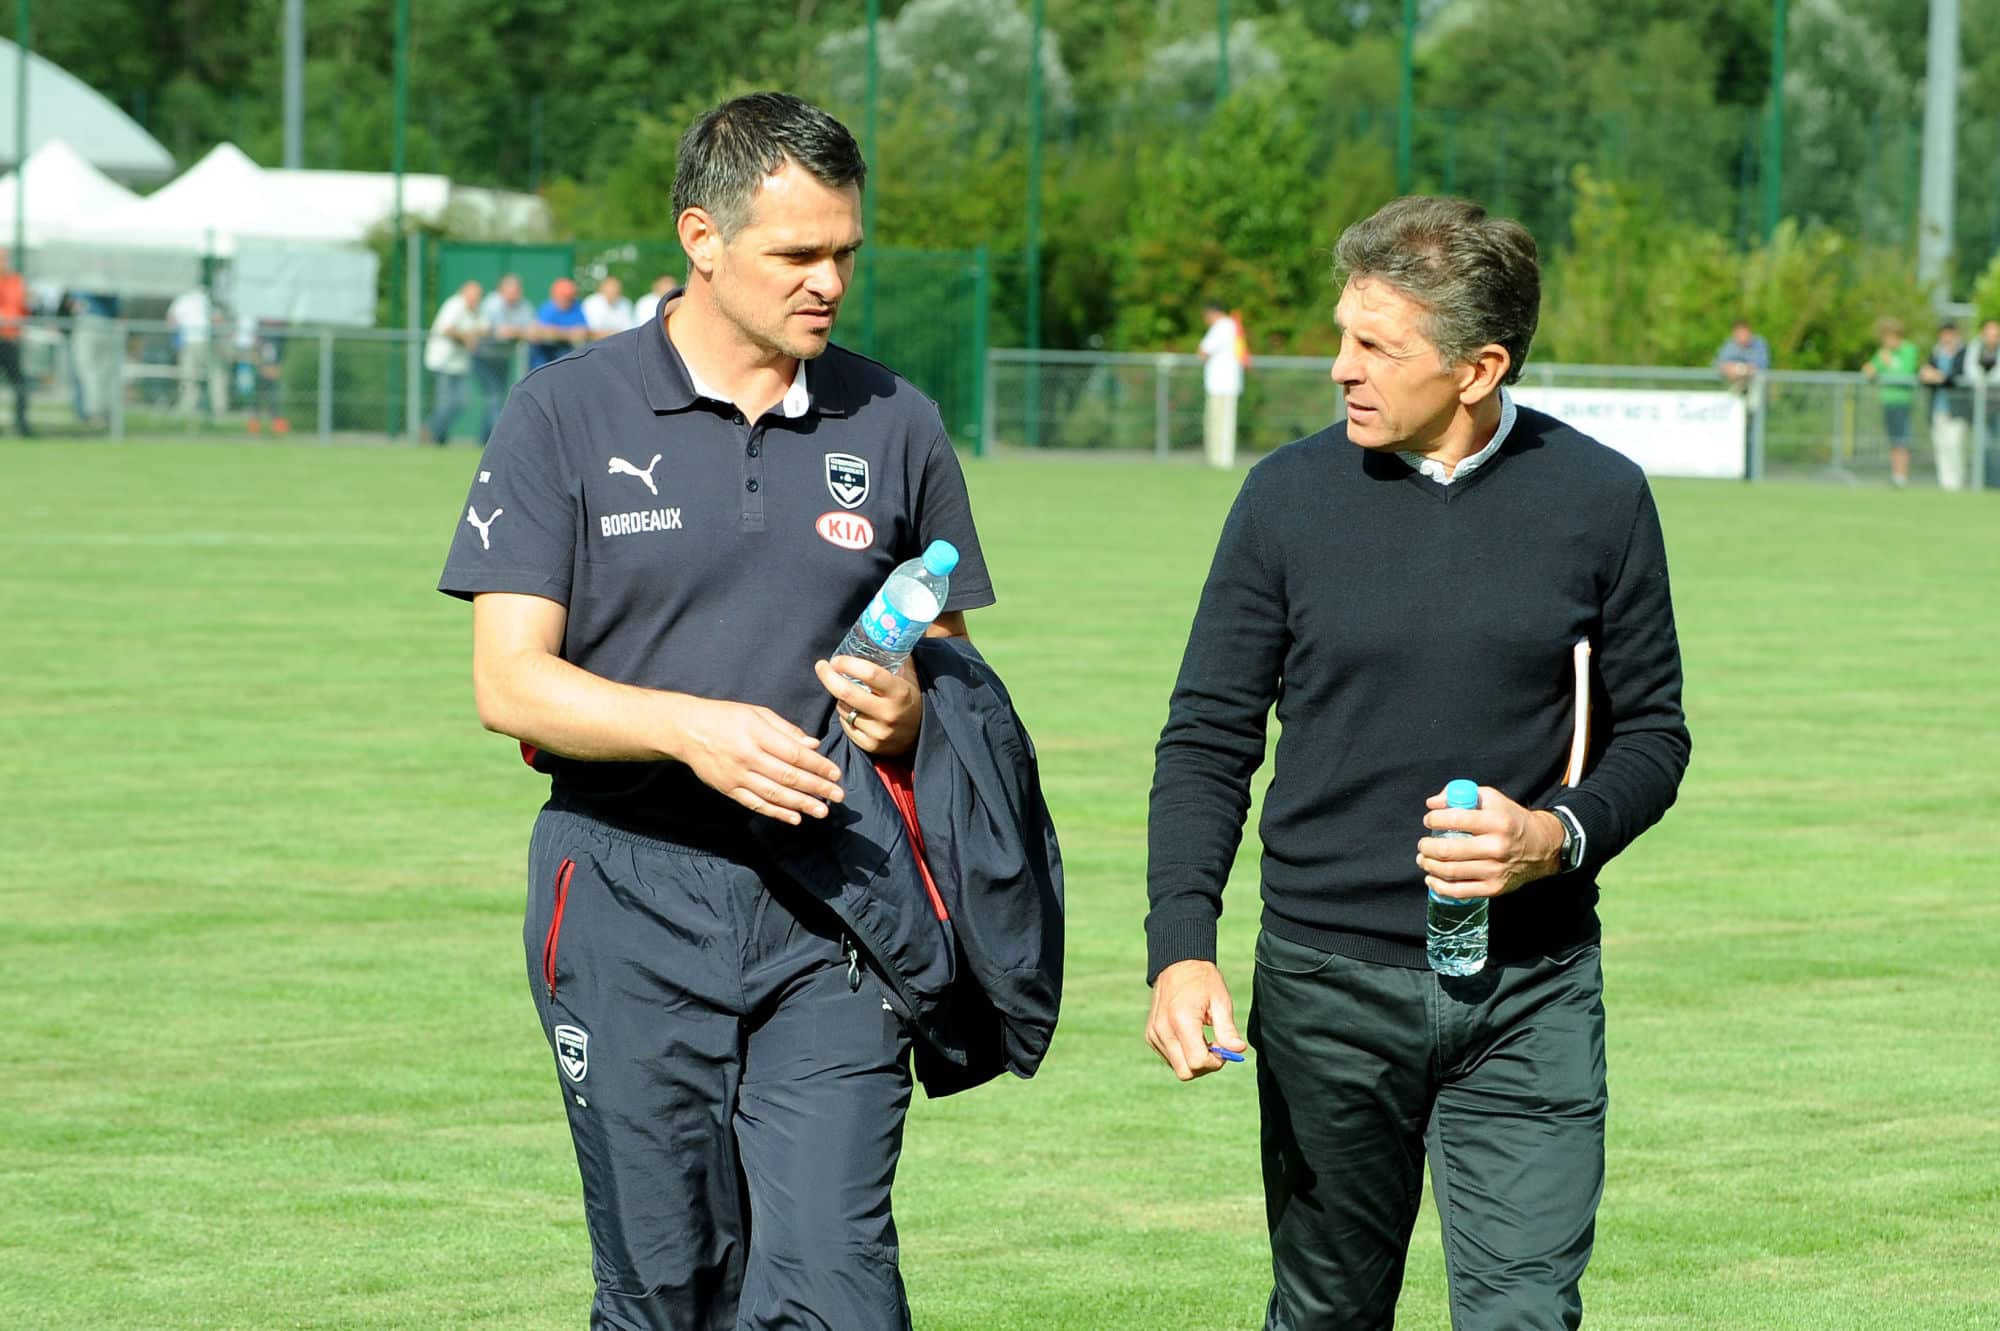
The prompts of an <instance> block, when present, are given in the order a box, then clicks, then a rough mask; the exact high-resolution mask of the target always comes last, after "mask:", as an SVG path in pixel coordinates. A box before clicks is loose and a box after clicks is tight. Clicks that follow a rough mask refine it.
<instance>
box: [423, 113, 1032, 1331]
mask: <svg viewBox="0 0 2000 1331" xmlns="http://www.w3.org/2000/svg"><path fill="white" fill-rule="evenodd" d="M866 170H867V168H866V165H865V164H864V163H863V161H862V159H861V155H860V152H859V150H858V148H857V147H856V145H855V142H854V140H853V138H852V136H851V135H849V134H848V132H847V130H846V129H845V128H843V127H842V126H841V125H840V124H839V123H838V122H837V121H835V120H833V119H832V118H831V117H829V116H827V115H826V114H825V113H824V112H821V111H819V110H817V109H816V108H813V107H811V106H808V105H806V104H805V103H803V102H800V101H798V100H797V99H796V98H792V97H788V96H784V95H781V94H774V93H760V94H755V95H752V96H749V97H743V98H738V99H737V100H735V101H732V102H729V103H726V104H724V105H723V106H721V107H718V108H717V109H715V110H714V111H711V112H710V113H708V114H707V115H705V116H703V117H702V118H701V119H700V120H699V121H698V122H697V123H696V124H695V125H694V127H693V128H692V129H690V130H689V131H688V133H687V136H686V137H685V138H684V139H683V140H682V141H681V146H680V156H679V167H678V173H677V175H676V177H675V181H674V190H673V207H674V212H675V216H676V225H677V227H678V230H679V235H680V240H681V244H682V247H683V248H684V249H685V250H686V251H687V254H688V258H689V274H688V284H687V286H686V288H685V289H684V290H682V291H679V292H675V293H672V294H670V295H669V296H668V298H667V300H666V302H665V304H666V309H667V314H666V316H665V318H664V319H655V320H652V321H650V322H648V323H646V324H644V325H642V326H640V327H638V328H635V329H633V330H631V331H629V332H625V333H620V334H618V335H616V336H613V337H610V338H606V339H604V340H602V341H599V342H596V343H594V344H592V345H591V346H589V347H587V348H585V349H584V350H582V351H580V352H578V353H577V354H575V355H573V356H569V357H566V358H564V359H562V360H559V361H556V362H554V363H552V364H550V365H549V366H547V367H546V368H544V369H542V370H539V371H537V372H535V373H533V374H530V375H529V376H528V377H527V378H526V379H524V380H523V381H522V382H521V384H520V385H519V386H518V387H517V388H516V389H515V390H514V393H513V395H512V396H511V397H510V398H509V400H508V403H507V407H506V411H505V413H504V414H503V415H502V417H501V419H500V422H499V425H498V427H497V428H496V429H495V431H494V433H493V437H492V440H491V442H490V444H489V445H488V447H487V449H486V452H485V454H484V456H483V457H482V458H481V460H480V464H479V470H478V473H477V476H476V478H475V480H474V482H473V484H472V487H471V493H470V495H469V496H468V500H467V503H466V508H465V511H464V513H463V514H462V515H461V517H460V519H459V521H458V526H457V531H456V534H455V538H454V541H453V544H452V549H451V554H450V557H449V559H448V560H447V562H446V565H445V571H444V576H443V578H442V579H441V581H440V584H439V586H440V589H441V590H443V591H446V592H449V593H451V594H453V595H457V596H462V597H467V598H470V599H471V600H472V602H473V683H474V692H475V694H476V696H477V700H478V706H479V714H480V719H481V720H482V721H483V722H484V723H485V724H486V726H487V727H488V728H489V729H492V730H496V731H499V732H501V733H503V734H507V735H511V736H514V737H516V738H518V739H519V740H520V741H521V742H522V746H523V751H524V752H525V753H528V754H530V755H531V760H532V761H533V762H534V763H535V765H536V766H537V767H538V768H539V769H540V770H544V771H547V772H549V773H550V774H551V775H552V777H553V782H552V787H553V788H552V791H551V797H550V800H549V802H548V804H547V805H546V806H545V808H544V809H543V811H542V813H541V815H540V817H539V819H538V820H537V822H536V825H535V831H534V837H533V840H532V842H531V845H530V849H529V884H530V885H529V899H528V911H527V921H526V927H525V942H526V944H527V952H528V970H529V977H530V984H531V986H532V989H533V992H534V995H535V1002H536V1007H537V1010H538V1012H539V1014H540V1015H541V1018H542V1022H543V1028H544V1033H545V1034H546V1036H547V1038H548V1040H549V1044H550V1047H551V1049H552V1051H553V1052H554V1055H555V1059H556V1063H557V1068H558V1080H559V1083H560V1085H561V1087H562V1090H563V1098H564V1101H565V1105H566V1109H567V1113H568V1117H569V1125H570V1131H571V1136H572V1138H573V1140H574V1143H575V1146H576V1154H577V1163H578V1167H579V1170H580V1172H581V1174H582V1177H583V1191H584V1207H585V1212H586V1217H587V1220H588V1223H589V1228H590V1236H591V1248H592V1254H593V1263H592V1265H593V1271H594V1274H595V1277H596V1282H597V1293H596V1298H595V1300H594V1302H593V1305H592V1313H591V1325H592V1326H593V1327H620V1328H627V1327H630V1328H638V1327H646V1328H653V1327H675V1328H718V1329H725V1328H734V1327H743V1328H751V1327H778V1326H787V1327H792V1326H814V1327H836V1328H840V1329H841V1331H873V1329H874V1328H899V1327H907V1326H908V1325H909V1310H908V1305H907V1303H906V1301H905V1299H904V1295H903V1287H902V1279H901V1276H900V1274H899V1273H898V1269H897V1247H896V1231H895V1225H894V1222H893V1221H892V1219H891V1217H890V1208H889V1189H890V1185H891V1182H892V1180H893V1178H894V1174H895V1166H896V1160H897V1156H898V1154H899V1152H900V1149H901V1138H902V1124H903V1116H904V1113H905V1111H906V1109H907V1108H908V1105H909V1099H910V1063H909V1051H910V1033H909V1028H908V1025H907V1023H906V1019H905V1014H903V1013H901V1012H899V1011H898V1010H897V1008H896V1005H894V1004H892V1003H891V1002H890V990H889V988H888V987H887V986H886V985H885V984H884V983H883V982H882V981H881V979H880V978H879V977H878V975H877V974H876V973H875V971H874V968H873V963H872V961H871V959H870V958H868V957H866V955H865V954H858V953H857V949H856V948H855V946H854V944H853V943H852V942H851V941H850V940H849V939H848V938H846V937H844V936H843V934H842V932H841V930H840V928H839V926H838V924H837V923H836V922H835V921H834V920H833V917H832V916H831V915H830V913H829V912H828V911H827V910H826V909H825V907H824V906H823V905H822V904H821V903H819V902H818V901H816V900H813V899H810V898H807V897H805V896H804V894H803V893H802V892H801V891H800V890H799V889H798V888H796V887H795V886H793V885H792V884H791V883H790V881H789V880H787V879H785V878H783V876H782V875H779V874H777V873H775V872H772V871H771V868H770V866H769V864H768V863H767V862H766V861H765V860H764V859H763V858H762V857H761V856H760V854H759V853H758V851H757V850H756V849H755V847H756V844H757V841H756V837H755V835H754V828H755V824H756V823H757V820H759V819H767V818H768V819H777V820H780V821H782V822H785V823H791V824H797V823H799V822H800V821H801V820H802V819H806V818H824V817H826V816H827V814H828V811H829V808H828V806H829V805H831V804H834V803H837V802H839V801H840V800H841V799H842V797H843V789H842V785H841V783H842V781H843V780H855V781H872V780H875V779H876V778H875V776H874V774H873V773H868V772H859V773H856V772H849V773H842V772H841V771H840V770H839V769H838V768H836V767H835V765H834V764H833V763H832V762H831V761H830V760H829V759H827V758H826V757H825V756H823V755H822V754H821V753H820V752H819V751H818V748H817V744H816V740H815V736H816V735H819V734H822V733H824V732H826V730H827V729H828V728H829V727H830V726H832V725H834V724H839V725H841V726H842V727H844V728H845V730H846V731H847V734H848V736H849V738H851V739H852V740H853V741H854V743H855V744H856V745H857V746H859V747H860V748H861V749H862V750H863V751H865V752H867V753H869V754H871V755H874V756H877V757H887V756H896V755H900V754H906V753H908V752H909V751H910V750H911V749H912V747H913V746H914V744H915V742H916V739H917V735H918V733H919V729H920V727H921V726H922V724H923V706H922V701H921V696H920V693H919V689H918V687H917V684H916V682H915V681H913V680H912V679H911V678H909V677H908V670H907V668H906V671H905V673H902V674H891V673H889V672H887V671H884V670H882V669H880V668H879V667H876V666H873V665H871V664H870V663H868V662H866V661H861V660H856V659H853V658H849V657H836V658H834V659H833V660H832V661H830V662H829V661H827V660H823V659H820V654H821V653H823V652H825V651H827V650H829V649H830V648H831V647H832V645H833V644H835V643H837V642H838V641H839V639H840V635H841V633H842V631H843V630H844V629H845V628H846V627H847V626H848V625H849V624H851V623H852V622H853V620H854V618H855V616H856V615H857V614H858V613H859V612H860V611H861V610H862V608H863V607H864V606H865V604H866V603H867V601H868V599H869V598H870V596H872V595H873V593H874V591H875V589H876V587H877V586H879V585H880V583H881V582H882V580H883V578H884V577H885V576H886V575H887V574H888V572H889V570H890V569H891V568H893V567H894V566H895V565H896V564H897V563H899V562H901V561H902V560H904V559H907V558H909V557H911V556H912V555H915V554H917V553H918V552H920V551H921V550H922V549H923V548H924V546H925V545H926V544H927V543H928V542H930V541H932V540H935V539H940V538H941V539H944V540H948V541H950V542H951V543H952V544H954V545H955V546H957V547H958V550H959V555H960V559H959V565H958V569H957V571H956V573H955V574H954V575H953V578H952V588H951V597H950V600H949V601H948V603H947V604H946V606H945V610H944V613H943V614H942V615H941V616H940V617H939V619H938V622H937V624H936V626H934V628H933V630H932V631H933V633H939V634H946V635H957V636H963V634H964V632H965V620H964V611H965V610H967V609H969V608H974V607H978V606H984V605H989V604H991V603H992V601H993V592H992V587H991V583H990V582H989V580H988V577H987V573H986V567H985V561H984V559H983V558H982V556H981V554H980V547H979V538H978V534H977V532H976V531H975V530H974V527H973V522H972V514H971V509H970V506H969V504H968V502H967V498H966V491H965V482H964V478H963V476H962V475H961V473H960V471H959V467H958V462H957V459H956V456H955V454H954V453H953V451H952V446H951V441H950V439H949V438H948V437H947V436H946V434H945V431H944V426H943V423H942V422H941V420H940V419H939V416H938V412H937V408H936V406H935V405H934V404H933V403H931V402H930V401H929V400H928V399H926V398H925V397H923V396H922V395H921V394H919V393H918V392H916V391H915V390H914V389H913V388H912V387H911V386H910V385H909V384H908V383H906V382H905V381H904V380H902V379H901V378H899V377H898V376H896V375H895V374H893V373H891V372H890V371H888V370H887V369H885V368H883V367H882V366H880V365H878V364H876V363H875V362H873V361H869V360H866V359H864V358H862V357H860V356H856V355H854V354H852V353H850V352H847V351H845V350H843V349H841V348H839V347H835V346H832V345H831V344H830V343H829V341H828V339H829V337H830V335H831V333H832V330H833V323H834V318H835V316H836V314H837V313H838V312H839V306H840V301H841V298H842V296H843V295H844V294H845V292H846V289H847V284H848V281H849V278H850V277H851V275H852V271H853V263H854V253H855V250H856V249H857V248H858V247H859V246H860V244H861V241H862V233H861V224H860V215H861V213H860V208H861V204H860V200H861V189H862V185H863V182H864V178H865V175H866ZM843 676H852V677H853V679H854V680H858V681H859V684H858V685H857V684H856V683H853V682H850V681H849V680H848V679H846V678H843ZM864 686H865V687H864Z"/></svg>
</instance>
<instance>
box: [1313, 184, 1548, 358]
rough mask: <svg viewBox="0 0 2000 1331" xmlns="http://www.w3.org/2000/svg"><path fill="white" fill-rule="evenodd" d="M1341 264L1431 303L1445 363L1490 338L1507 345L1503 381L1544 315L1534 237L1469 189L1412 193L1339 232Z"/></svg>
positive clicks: (1429, 321) (1432, 328) (1428, 323)
mask: <svg viewBox="0 0 2000 1331" xmlns="http://www.w3.org/2000/svg"><path fill="white" fill-rule="evenodd" d="M1334 257H1335V266H1336V269H1337V271H1338V272H1339V273H1340V274H1343V275H1344V276H1345V278H1346V279H1347V280H1349V281H1353V280H1357V279H1358V280H1361V281H1379V282H1385V283H1387V284H1388V285H1390V286H1392V287H1394V288H1395V289H1396V290H1398V291H1400V292H1402V293H1403V294H1404V295H1405V296H1408V297H1409V298H1410V299H1411V300H1414V301H1415V302H1417V304H1419V305H1421V306H1423V308H1424V335H1425V336H1426V337H1427V338H1429V339H1430V342H1431V345H1432V346H1434V347H1436V348H1437V349H1438V355H1440V356H1441V357H1443V358H1444V362H1445V364H1447V365H1463V364H1465V363H1467V362H1468V361H1470V360H1471V359H1472V358H1473V356H1475V355H1476V354H1477V353H1478V351H1479V349H1480V348H1481V347H1483V346H1486V345H1487V344H1488V343H1492V342H1497V343H1499V344H1500V345H1501V346H1503V347H1505V348H1506V349H1507V356H1508V359H1509V361H1510V362H1511V363H1510V364H1509V365H1508V367H1507V373H1506V375H1505V377H1504V378H1503V379H1502V380H1501V382H1502V383H1508V384H1511V383H1513V382H1515V381H1516V380H1517V379H1519V378H1520V377H1521V370H1522V368H1523V367H1524V366H1525V365H1526V364H1527V362H1528V346H1529V344H1530V343H1532V342H1533V341H1534V340H1535V325H1536V324H1537V323H1538V322H1539V320H1540V318H1541V306H1542V275H1541V268H1540V265H1539V263H1538V261H1537V258H1536V251H1535V238H1534V237H1533V236H1531V235H1529V234H1528V229H1527V228H1526V227H1524V226H1522V225H1521V224H1520V223H1519V222H1515V221H1510V220H1509V219H1507V218H1504V217H1490V216H1488V215H1487V212H1486V210H1485V209H1484V208H1482V207H1480V206H1479V205H1478V204H1476V203H1472V202H1469V201H1467V200H1465V199H1440V198H1430V197H1427V196H1424V195H1410V196H1408V197H1406V198H1401V199H1396V200H1394V201H1392V202H1390V203H1387V204H1384V205H1383V206H1382V208H1381V209H1380V210H1379V211H1377V212H1376V214H1375V215H1374V216H1373V217H1369V218H1365V219H1363V220H1362V221H1359V222H1356V223H1355V224H1354V225H1353V226H1350V227H1348V228H1347V230H1345V231H1343V232H1341V233H1340V240H1339V241H1338V242H1337V243H1336V244H1335V246H1334Z"/></svg>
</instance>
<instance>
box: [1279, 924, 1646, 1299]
mask: <svg viewBox="0 0 2000 1331" xmlns="http://www.w3.org/2000/svg"><path fill="white" fill-rule="evenodd" d="M1249 1034H1250V1039H1251V1042H1252V1043H1253V1044H1254V1045H1255V1046H1256V1049H1257V1089H1258V1098H1259V1106H1260V1110H1259V1113H1260V1117H1261V1120H1262V1129H1263V1153H1264V1195H1265V1206H1266V1210H1267V1215H1268V1220H1269V1223H1270V1230H1271V1258H1272V1271H1273V1276H1274V1282H1273V1289H1272V1293H1271V1303H1270V1307H1269V1310H1268V1312H1267V1314H1266V1322H1265V1325H1266V1327H1267V1331H1336V1329H1338V1331H1377V1329H1378V1328H1380V1329H1384V1331H1386V1328H1389V1327H1391V1326H1392V1325H1393V1324H1394V1320H1395V1310H1396V1296H1397V1294H1398V1292H1399V1291H1400V1290H1401V1289H1402V1284H1403V1264H1404V1259H1405V1256H1406V1255H1407V1252H1408V1248H1409V1240H1410V1232H1411V1230H1412V1228H1413V1227H1414V1225H1415V1223H1416V1218H1417V1209H1418V1205H1419V1198H1420V1194H1421V1192H1422V1187H1423V1170H1424V1162H1425V1160H1426V1159H1428V1160H1429V1162H1430V1168H1431V1181H1432V1189H1433V1192H1434V1194H1435V1197H1436V1200H1437V1208H1438V1213H1439V1216H1440V1219H1441V1221H1442V1225H1443V1230H1444V1251H1445V1265H1446V1270H1447V1272H1448V1275H1449V1279H1450V1284H1451V1324H1452V1327H1453V1328H1454V1331H1555V1329H1556V1328H1571V1327H1575V1326H1578V1325H1579V1324H1581V1322H1582V1320H1583V1302H1582V1298H1581V1295H1580V1294H1579V1291H1578V1286H1579V1284H1580V1282H1581V1280H1582V1278H1583V1270H1584V1267H1585V1265H1586V1264H1587V1263H1588V1262H1589V1260H1590V1249H1591V1241H1592V1237H1593V1234H1594V1231H1595V1224H1596V1216H1597V1204H1598V1200H1599V1198H1600V1197H1601V1196H1602V1195H1603V1191H1604V1119H1605V1109H1606V1103H1607V1097H1606V1089H1605V1066H1604V1003H1603V975H1602V971H1601V969H1600V967H1599V958H1598V949H1597V947H1596V945H1595V944H1592V945H1590V946H1587V947H1584V948H1581V949H1578V950H1577V951H1575V952H1573V953H1571V954H1570V955H1567V956H1564V957H1561V958H1557V959H1553V960H1550V959H1541V960H1536V961H1532V962H1525V963H1518V964H1510V965H1489V966H1488V967H1487V969H1486V971H1485V972H1483V973H1481V974H1479V975H1476V976H1468V977H1466V978H1464V979H1451V978H1446V977H1443V976H1439V975H1437V974H1435V973H1433V972H1431V971H1428V970H1408V969H1405V968H1402V967H1397V966H1382V965H1374V964H1371V963H1368V962H1362V961H1355V960H1352V959H1350V958H1347V957H1342V956H1335V955H1332V954H1330V953H1326V952H1320V951H1317V950H1316V949H1313V948H1310V947H1306V946H1304V945H1302V944H1299V943H1294V942H1291V941H1288V940H1286V939H1283V938H1279V937H1277V936H1275V935H1273V934H1270V933H1268V932H1267V933H1265V934H1263V935H1262V936H1260V937H1259V939H1258V941H1257V977H1256V989H1255V997H1254V1002H1253V1005H1252V1007H1251V1014H1250V1032H1249Z"/></svg>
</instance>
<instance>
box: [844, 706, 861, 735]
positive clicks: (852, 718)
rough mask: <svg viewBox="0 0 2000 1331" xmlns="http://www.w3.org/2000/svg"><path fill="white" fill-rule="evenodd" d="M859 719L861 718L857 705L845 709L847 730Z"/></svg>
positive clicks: (852, 727)
mask: <svg viewBox="0 0 2000 1331" xmlns="http://www.w3.org/2000/svg"><path fill="white" fill-rule="evenodd" d="M860 720H861V709H860V708H859V707H850V708H848V709H847V728H848V729H849V730H852V729H854V727H855V725H856V724H858V723H859V722H860Z"/></svg>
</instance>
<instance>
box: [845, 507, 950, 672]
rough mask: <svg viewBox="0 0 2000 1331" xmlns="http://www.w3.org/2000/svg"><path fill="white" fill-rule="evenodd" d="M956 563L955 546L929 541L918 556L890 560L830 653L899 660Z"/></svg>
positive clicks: (925, 624) (891, 664)
mask: <svg viewBox="0 0 2000 1331" xmlns="http://www.w3.org/2000/svg"><path fill="white" fill-rule="evenodd" d="M957 567H958V547H957V546H955V545H953V544H952V543H951V542H950V541H932V542H931V543H930V546H929V547H928V548H927V549H925V551H924V553H923V554H922V556H920V557H919V558H916V559H906V560H904V561H903V562H902V563H900V564H898V565H896V567H895V569H894V570H893V571H892V572H891V573H890V574H889V576H888V579H887V580H886V581H884V582H883V584H882V590H880V591H878V592H876V593H875V599H874V600H872V601H870V602H869V603H868V608H867V609H866V610H863V611H862V612H861V618H859V619H857V620H855V621H854V627H853V628H851V629H849V630H847V636H846V637H844V638H842V639H841V640H840V646H839V647H837V648H835V649H834V655H835V656H858V657H860V658H861V659H862V660H864V661H873V662H874V663H875V664H876V665H878V666H881V667H882V668H883V669H884V670H894V669H896V668H897V667H898V666H900V665H902V664H903V662H904V661H906V660H908V659H909V655H910V652H911V651H912V650H914V649H915V647H916V645H917V639H919V638H921V637H923V636H924V630H925V629H928V628H929V627H930V626H931V621H932V620H934V619H936V618H937V617H938V612H939V611H941V610H943V609H944V598H945V593H946V592H947V591H949V590H950V587H951V571H952V570H953V569H955V568H957ZM856 682H857V683H858V682H859V681H856Z"/></svg>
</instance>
